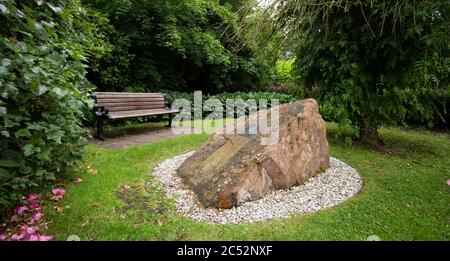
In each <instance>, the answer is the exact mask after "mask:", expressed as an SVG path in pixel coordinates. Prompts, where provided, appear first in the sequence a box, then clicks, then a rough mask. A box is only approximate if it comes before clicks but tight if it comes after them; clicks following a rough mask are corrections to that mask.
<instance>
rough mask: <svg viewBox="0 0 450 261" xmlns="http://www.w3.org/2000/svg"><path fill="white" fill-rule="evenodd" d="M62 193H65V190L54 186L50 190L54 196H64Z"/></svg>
mask: <svg viewBox="0 0 450 261" xmlns="http://www.w3.org/2000/svg"><path fill="white" fill-rule="evenodd" d="M64 193H66V191H65V190H64V189H62V188H55V189H53V190H52V194H53V195H55V196H61V197H62V196H64Z"/></svg>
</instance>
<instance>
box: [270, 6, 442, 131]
mask: <svg viewBox="0 0 450 261" xmlns="http://www.w3.org/2000/svg"><path fill="white" fill-rule="evenodd" d="M449 14H450V5H449V3H448V1H444V0H439V1H409V0H396V1H376V0H375V1H349V0H338V1H331V0H329V1H328V0H327V1H315V0H309V1H303V0H275V1H274V3H273V4H272V5H271V6H270V7H269V8H268V10H267V15H266V20H267V21H269V24H270V25H271V26H274V27H275V28H276V30H280V31H283V32H286V34H283V35H282V37H281V39H280V40H281V41H282V42H283V43H285V44H292V45H295V46H296V47H297V48H296V51H295V54H296V61H295V65H294V69H295V71H296V73H297V75H298V76H299V79H300V82H299V83H300V86H304V88H306V92H305V93H306V95H308V96H313V97H316V98H318V99H320V103H321V106H322V111H325V112H326V116H327V118H328V119H329V120H336V121H338V122H340V123H343V124H344V125H353V126H357V127H359V130H360V131H362V133H361V134H362V135H365V134H366V133H368V132H366V131H369V132H371V133H374V132H376V129H377V128H378V127H380V126H381V125H383V124H397V123H405V120H406V119H408V117H411V116H412V117H414V118H415V119H418V120H420V121H422V122H432V121H433V120H434V119H435V118H436V117H441V116H443V115H444V114H445V113H446V110H445V108H444V107H443V105H442V104H441V102H440V101H441V100H442V99H443V97H445V96H446V95H448V93H449V84H450V73H449V72H450V38H449V35H450V31H449V30H450V23H449V19H448V16H449ZM263 22H264V21H263ZM263 24H264V23H263Z"/></svg>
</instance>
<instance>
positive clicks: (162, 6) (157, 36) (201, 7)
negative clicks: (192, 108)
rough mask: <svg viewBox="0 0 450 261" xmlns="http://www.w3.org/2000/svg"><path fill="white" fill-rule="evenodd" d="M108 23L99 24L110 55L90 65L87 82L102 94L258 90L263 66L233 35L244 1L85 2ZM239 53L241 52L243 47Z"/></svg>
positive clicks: (132, 0)
mask: <svg viewBox="0 0 450 261" xmlns="http://www.w3.org/2000/svg"><path fill="white" fill-rule="evenodd" d="M84 2H85V3H86V5H87V6H89V7H90V8H92V9H94V10H96V11H97V12H98V13H99V14H101V15H103V17H105V18H106V19H107V21H108V22H107V23H103V24H99V26H100V31H101V32H102V34H104V35H106V37H107V39H108V40H109V42H110V44H111V46H110V48H109V49H110V52H109V55H107V56H104V57H103V58H102V59H92V60H91V63H92V64H94V65H95V66H94V68H93V70H92V71H91V72H90V74H89V78H90V79H91V80H92V82H93V83H94V84H96V86H97V87H98V88H99V90H119V91H120V90H124V89H127V90H135V91H147V90H161V89H170V90H178V91H186V92H188V91H192V90H203V91H205V92H211V93H217V92H221V91H235V90H241V91H246V90H254V89H258V88H259V87H260V86H261V80H260V79H262V78H263V77H262V74H263V72H264V70H265V67H264V63H259V64H258V63H257V62H256V61H255V59H254V58H253V57H254V55H253V53H254V51H253V50H252V49H251V48H248V47H247V46H244V48H239V49H238V48H235V46H233V41H232V40H231V37H230V36H231V35H232V34H233V33H234V31H235V30H236V28H237V27H238V22H239V17H238V15H237V14H236V13H233V12H232V10H233V9H237V8H239V6H240V5H242V3H243V2H245V1H220V2H219V1H209V0H177V1H175V0H163V1H149V0H130V1H122V0H114V1H110V0H100V1H91V0H85V1H84ZM240 47H241V46H240Z"/></svg>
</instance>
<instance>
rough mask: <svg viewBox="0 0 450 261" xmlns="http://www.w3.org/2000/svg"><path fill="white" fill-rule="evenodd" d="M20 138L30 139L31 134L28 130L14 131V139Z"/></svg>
mask: <svg viewBox="0 0 450 261" xmlns="http://www.w3.org/2000/svg"><path fill="white" fill-rule="evenodd" d="M20 137H26V138H28V137H31V132H30V131H29V130H28V129H21V130H18V131H16V138H20Z"/></svg>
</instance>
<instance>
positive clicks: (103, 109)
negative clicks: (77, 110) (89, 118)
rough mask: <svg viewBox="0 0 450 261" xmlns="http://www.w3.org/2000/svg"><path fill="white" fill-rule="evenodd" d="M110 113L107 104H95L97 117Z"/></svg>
mask: <svg viewBox="0 0 450 261" xmlns="http://www.w3.org/2000/svg"><path fill="white" fill-rule="evenodd" d="M108 113H109V109H108V107H106V106H97V105H95V106H94V114H95V116H97V117H104V116H106V115H108Z"/></svg>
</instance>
